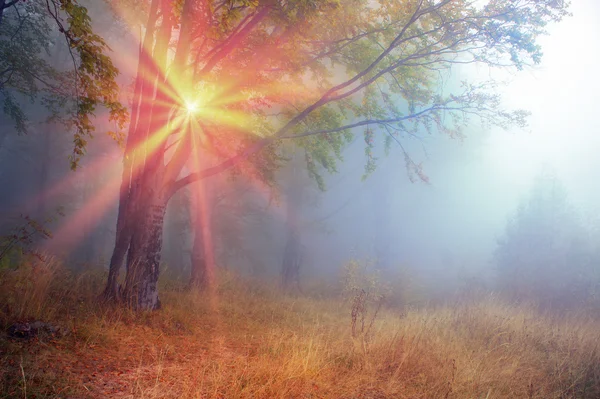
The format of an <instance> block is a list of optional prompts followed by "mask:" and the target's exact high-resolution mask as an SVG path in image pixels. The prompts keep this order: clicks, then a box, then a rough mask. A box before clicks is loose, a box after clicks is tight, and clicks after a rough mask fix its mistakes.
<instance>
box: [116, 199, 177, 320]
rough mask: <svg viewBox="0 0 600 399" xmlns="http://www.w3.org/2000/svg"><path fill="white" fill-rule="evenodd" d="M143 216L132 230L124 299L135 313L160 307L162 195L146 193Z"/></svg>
mask: <svg viewBox="0 0 600 399" xmlns="http://www.w3.org/2000/svg"><path fill="white" fill-rule="evenodd" d="M144 192H145V194H147V195H146V196H144V197H143V203H140V204H139V208H138V209H141V210H142V209H143V214H142V215H140V217H139V218H138V220H137V224H136V225H135V227H134V228H133V229H132V239H131V245H130V248H129V253H128V257H127V274H126V276H125V287H124V289H123V292H122V296H123V300H124V301H125V302H126V304H127V305H128V306H130V307H131V308H132V309H135V310H156V309H159V308H160V300H159V298H158V277H159V266H160V260H161V252H162V240H163V223H164V219H165V212H166V209H167V201H166V199H165V198H164V197H163V195H162V194H161V193H160V192H155V191H154V190H144Z"/></svg>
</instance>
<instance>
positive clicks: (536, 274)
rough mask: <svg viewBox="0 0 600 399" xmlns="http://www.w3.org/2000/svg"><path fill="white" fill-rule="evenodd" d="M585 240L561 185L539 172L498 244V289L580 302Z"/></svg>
mask: <svg viewBox="0 0 600 399" xmlns="http://www.w3.org/2000/svg"><path fill="white" fill-rule="evenodd" d="M587 236H588V233H587V232H586V229H585V228H584V226H583V225H582V224H581V221H580V220H579V218H578V215H577V212H576V211H575V210H574V209H573V208H572V207H571V205H570V204H569V202H568V200H567V192H566V189H565V188H564V186H563V185H562V184H561V182H560V181H559V179H558V178H557V177H556V175H555V174H554V173H553V172H551V171H544V172H542V173H541V174H540V175H538V176H537V178H536V179H535V181H534V184H533V187H532V189H531V192H530V194H529V196H528V197H527V198H526V199H525V200H524V201H522V203H521V205H520V206H519V208H518V209H517V211H516V212H515V214H514V216H513V217H512V218H511V219H509V221H508V223H507V226H506V232H505V234H504V237H503V238H502V239H501V240H499V241H498V247H497V249H496V252H495V258H494V259H495V264H496V271H497V277H498V283H499V286H500V287H501V288H502V289H503V291H505V292H508V293H511V294H512V295H515V296H517V297H521V298H523V297H525V298H527V297H531V299H535V300H540V301H542V302H552V301H555V302H556V303H555V304H558V303H559V302H560V303H562V304H566V303H567V302H568V301H570V300H573V299H578V300H579V299H582V295H583V294H585V292H586V289H583V288H584V286H583V285H584V284H585V282H586V280H588V277H589V276H588V275H587V274H588V273H587V271H586V269H587V268H588V266H589V265H588V262H589V260H590V259H591V255H592V254H591V246H590V245H589V244H590V241H589V239H588V237H587Z"/></svg>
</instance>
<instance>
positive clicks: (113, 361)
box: [0, 265, 600, 399]
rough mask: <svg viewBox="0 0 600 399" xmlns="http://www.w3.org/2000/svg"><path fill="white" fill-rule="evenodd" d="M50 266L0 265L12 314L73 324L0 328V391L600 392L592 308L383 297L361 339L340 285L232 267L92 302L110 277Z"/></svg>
mask: <svg viewBox="0 0 600 399" xmlns="http://www.w3.org/2000/svg"><path fill="white" fill-rule="evenodd" d="M32 267H33V266H32ZM47 267H48V268H50V270H54V271H52V272H45V273H46V274H44V273H37V272H34V271H32V270H30V269H27V268H24V269H22V270H21V271H13V272H10V273H11V274H8V275H6V274H3V275H2V280H1V283H0V284H1V294H0V295H1V300H2V305H3V308H5V306H4V305H5V304H7V303H9V306H8V307H7V308H5V310H4V311H3V313H2V321H3V323H4V325H7V324H8V323H9V322H10V320H12V319H17V318H41V319H43V320H45V321H50V322H54V323H57V324H63V323H69V324H68V325H69V328H70V330H71V333H70V334H69V335H67V336H66V337H63V338H60V339H55V340H53V341H52V340H50V341H48V340H46V341H44V340H41V341H35V340H34V341H28V342H21V341H15V340H9V339H7V338H6V337H2V338H0V353H1V358H2V360H0V370H3V371H0V393H1V394H0V397H7V398H8V397H24V389H23V388H24V387H26V389H27V392H26V394H27V395H31V396H30V397H33V395H36V397H81V398H83V397H90V398H104V397H131V398H134V397H135V398H138V397H140V398H142V397H143V398H482V399H483V398H540V399H541V398H545V399H546V398H556V399H563V398H590V399H591V398H594V399H596V398H599V397H600V322H599V321H598V320H597V319H595V318H594V317H592V316H591V315H590V314H589V313H586V312H578V313H570V314H568V313H563V314H561V315H556V314H552V313H550V312H541V311H539V310H538V309H536V308H535V307H533V306H528V305H523V304H521V305H515V304H511V303H508V302H505V301H503V300H501V299H499V298H497V297H495V296H493V295H489V294H486V295H480V296H478V297H477V298H476V299H474V298H471V299H470V300H468V301H467V300H463V301H461V302H452V303H449V304H443V305H436V306H424V307H412V308H406V307H404V308H390V307H386V306H382V307H381V308H380V309H379V311H378V312H377V314H376V317H375V318H374V321H373V324H372V327H370V330H369V340H368V345H365V342H364V340H363V339H362V337H361V336H360V335H357V334H354V335H353V334H352V301H347V300H346V301H345V300H343V299H342V298H339V299H335V298H331V297H329V298H328V299H315V298H311V297H304V296H287V295H284V294H283V293H281V292H279V291H278V290H277V289H275V288H273V286H271V285H265V284H260V283H256V282H254V283H249V282H246V281H241V280H240V279H238V278H236V277H235V276H233V275H226V276H224V277H222V278H221V281H220V283H219V286H218V287H217V289H216V290H215V291H214V292H212V293H210V294H208V293H196V292H188V291H186V290H184V289H182V287H178V286H176V285H174V284H168V285H167V288H165V289H164V291H163V293H162V301H163V304H164V308H163V310H161V311H159V312H155V313H144V314H135V313H132V312H129V311H127V310H123V309H120V308H107V307H101V306H98V305H95V304H94V303H93V298H94V294H96V293H97V292H98V289H99V284H100V282H101V278H100V276H98V275H92V276H87V277H77V278H76V277H75V276H73V275H70V274H69V273H66V272H64V271H59V270H61V269H60V267H59V266H56V268H55V269H52V268H51V266H50V265H47ZM53 267H54V266H53ZM7 276H8V278H6V277H7ZM38 278H39V281H38ZM24 281H27V282H28V284H31V285H30V286H27V287H25V288H23V286H22V285H19V284H24ZM19 287H22V288H19ZM341 291H342V290H340V292H341ZM322 297H323V296H321V298H322ZM74 303H75V305H74Z"/></svg>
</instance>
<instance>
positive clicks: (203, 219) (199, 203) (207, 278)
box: [190, 184, 215, 289]
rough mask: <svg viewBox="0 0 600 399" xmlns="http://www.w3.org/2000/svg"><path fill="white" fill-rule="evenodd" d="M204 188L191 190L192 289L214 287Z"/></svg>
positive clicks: (208, 218)
mask: <svg viewBox="0 0 600 399" xmlns="http://www.w3.org/2000/svg"><path fill="white" fill-rule="evenodd" d="M205 189H206V187H205V186H204V185H203V184H202V185H201V186H198V187H194V188H193V189H192V204H191V205H192V215H193V220H194V222H193V223H192V226H193V229H194V243H193V246H192V256H191V261H192V269H191V275H190V286H191V287H192V288H199V289H210V288H213V287H214V278H215V270H214V269H215V260H214V247H213V240H212V235H211V220H212V218H211V214H210V207H209V206H208V202H209V201H208V198H207V193H206V191H205Z"/></svg>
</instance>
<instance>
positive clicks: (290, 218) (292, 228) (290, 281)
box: [281, 198, 302, 291]
mask: <svg viewBox="0 0 600 399" xmlns="http://www.w3.org/2000/svg"><path fill="white" fill-rule="evenodd" d="M291 200H292V198H289V199H288V202H287V211H286V223H285V229H286V243H285V249H284V252H283V262H282V265H281V282H282V285H283V288H284V289H285V290H293V289H297V290H298V291H300V266H301V265H302V244H301V242H300V231H299V229H298V223H297V220H296V219H297V218H296V214H295V212H296V209H294V207H293V204H291V203H290V202H291Z"/></svg>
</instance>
